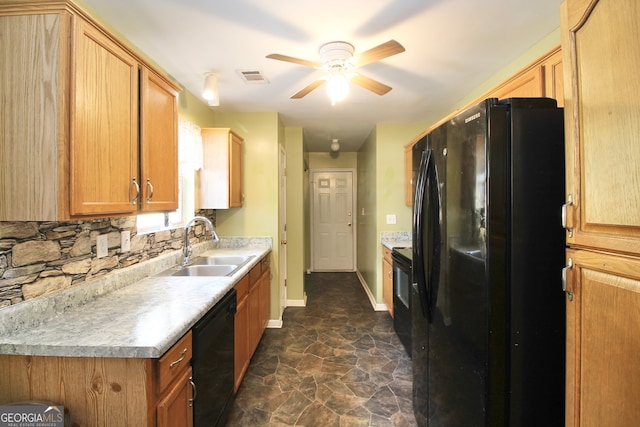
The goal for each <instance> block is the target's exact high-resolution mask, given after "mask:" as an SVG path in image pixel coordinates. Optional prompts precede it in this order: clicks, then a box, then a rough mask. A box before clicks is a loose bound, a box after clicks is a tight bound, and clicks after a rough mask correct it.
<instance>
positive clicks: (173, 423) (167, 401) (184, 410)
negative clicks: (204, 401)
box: [157, 367, 193, 427]
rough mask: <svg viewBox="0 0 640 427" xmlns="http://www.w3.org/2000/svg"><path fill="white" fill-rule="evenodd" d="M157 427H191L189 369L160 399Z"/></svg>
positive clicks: (191, 409) (191, 408) (191, 404)
mask: <svg viewBox="0 0 640 427" xmlns="http://www.w3.org/2000/svg"><path fill="white" fill-rule="evenodd" d="M157 416H158V422H157V426H158V427H192V426H193V386H192V382H191V367H189V368H188V369H186V370H185V371H184V373H183V374H182V375H181V376H180V379H178V380H177V381H176V382H175V383H174V384H173V385H172V386H171V388H170V389H169V391H168V392H167V393H166V394H164V395H163V396H162V397H161V398H160V402H159V403H158V409H157Z"/></svg>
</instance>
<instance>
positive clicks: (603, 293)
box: [566, 249, 640, 427]
mask: <svg viewBox="0 0 640 427" xmlns="http://www.w3.org/2000/svg"><path fill="white" fill-rule="evenodd" d="M569 259H570V260H571V264H572V265H573V267H572V268H571V269H569V270H568V272H567V292H568V294H567V419H566V425H567V426H580V427H599V426H632V425H638V422H639V420H640V405H638V401H640V369H638V366H637V365H638V361H637V359H638V354H640V334H639V333H638V331H640V315H639V313H640V259H638V258H635V257H623V256H618V255H607V254H603V253H599V252H595V251H589V250H573V249H569V250H567V261H568V260H569Z"/></svg>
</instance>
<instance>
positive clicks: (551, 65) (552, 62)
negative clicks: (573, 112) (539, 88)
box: [542, 50, 564, 107]
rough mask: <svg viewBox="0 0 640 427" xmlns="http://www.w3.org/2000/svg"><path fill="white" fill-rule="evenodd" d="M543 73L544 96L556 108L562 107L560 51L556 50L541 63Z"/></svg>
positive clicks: (562, 84)
mask: <svg viewBox="0 0 640 427" xmlns="http://www.w3.org/2000/svg"><path fill="white" fill-rule="evenodd" d="M542 69H543V72H544V96H546V97H547V98H553V99H555V100H556V101H557V102H558V107H564V75H563V72H564V68H563V67H562V51H561V50H557V51H556V52H555V53H553V54H552V55H551V56H549V57H548V58H546V59H545V60H544V62H543V63H542Z"/></svg>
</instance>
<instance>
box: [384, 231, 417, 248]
mask: <svg viewBox="0 0 640 427" xmlns="http://www.w3.org/2000/svg"><path fill="white" fill-rule="evenodd" d="M380 243H382V245H384V246H385V247H387V248H389V249H393V248H410V247H411V232H410V231H383V232H381V233H380Z"/></svg>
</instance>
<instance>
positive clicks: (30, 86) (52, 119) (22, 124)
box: [0, 5, 72, 221]
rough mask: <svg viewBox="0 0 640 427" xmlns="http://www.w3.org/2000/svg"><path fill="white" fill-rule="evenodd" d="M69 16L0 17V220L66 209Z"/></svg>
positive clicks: (52, 216)
mask: <svg viewBox="0 0 640 427" xmlns="http://www.w3.org/2000/svg"><path fill="white" fill-rule="evenodd" d="M3 13H4V11H3V9H2V6H1V5H0V15H2V14H3ZM71 18H72V17H71V15H70V14H69V13H64V12H61V13H57V14H55V13H52V14H46V15H45V14H43V15H38V14H25V15H11V14H10V15H6V16H0V40H2V42H1V43H0V75H1V76H2V78H1V79H0V93H1V94H2V107H0V108H2V118H1V119H0V123H1V125H0V220H2V221H20V220H24V221H35V220H56V219H58V218H60V217H68V216H69V192H68V182H69V178H68V170H69V158H68V156H67V154H66V153H67V152H68V148H69V147H68V145H69V122H68V114H69V96H68V93H69V85H70V78H69V66H70V64H71V51H70V48H71V45H70V41H69V38H68V34H69V32H70V29H71ZM42 46H46V47H47V49H41V47H42Z"/></svg>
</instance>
